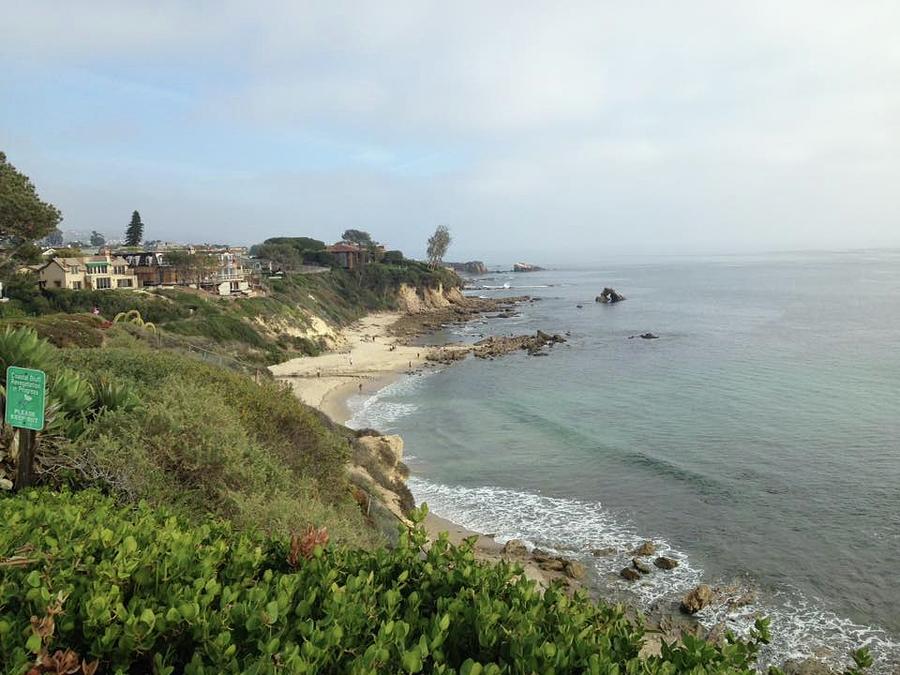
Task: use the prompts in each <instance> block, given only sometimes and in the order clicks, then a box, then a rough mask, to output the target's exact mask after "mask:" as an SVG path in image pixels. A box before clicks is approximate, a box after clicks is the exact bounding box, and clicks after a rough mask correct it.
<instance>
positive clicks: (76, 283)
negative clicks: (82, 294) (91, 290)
mask: <svg viewBox="0 0 900 675" xmlns="http://www.w3.org/2000/svg"><path fill="white" fill-rule="evenodd" d="M72 290H74V291H80V290H81V282H80V281H73V282H72Z"/></svg>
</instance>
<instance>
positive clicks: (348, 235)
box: [341, 230, 378, 248]
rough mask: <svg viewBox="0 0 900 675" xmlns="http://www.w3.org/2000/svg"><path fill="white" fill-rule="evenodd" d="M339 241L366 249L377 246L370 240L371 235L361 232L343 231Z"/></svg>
mask: <svg viewBox="0 0 900 675" xmlns="http://www.w3.org/2000/svg"><path fill="white" fill-rule="evenodd" d="M341 239H342V240H343V241H346V242H347V243H350V244H356V245H357V246H365V247H367V248H371V247H374V246H376V245H377V244H378V242H376V241H375V240H374V239H372V235H371V234H369V233H368V232H364V231H363V230H344V234H342V235H341Z"/></svg>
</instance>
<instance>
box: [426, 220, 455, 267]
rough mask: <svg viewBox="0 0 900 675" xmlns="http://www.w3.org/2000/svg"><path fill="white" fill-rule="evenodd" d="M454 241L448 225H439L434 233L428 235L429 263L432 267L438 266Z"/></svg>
mask: <svg viewBox="0 0 900 675" xmlns="http://www.w3.org/2000/svg"><path fill="white" fill-rule="evenodd" d="M452 241H453V239H451V238H450V230H448V229H447V226H446V225H438V227H437V229H436V230H435V231H434V234H433V235H431V236H430V237H428V251H427V253H428V263H429V264H430V265H431V266H432V267H437V266H438V265H440V264H441V262H442V261H443V260H444V255H446V253H447V249H448V248H450V242H452Z"/></svg>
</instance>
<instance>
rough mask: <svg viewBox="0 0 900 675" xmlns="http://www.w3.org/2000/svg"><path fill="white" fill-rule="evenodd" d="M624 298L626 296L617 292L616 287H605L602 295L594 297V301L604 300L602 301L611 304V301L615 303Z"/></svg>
mask: <svg viewBox="0 0 900 675" xmlns="http://www.w3.org/2000/svg"><path fill="white" fill-rule="evenodd" d="M624 299H625V296H624V295H620V294H619V293H617V292H616V289H614V288H604V289H603V292H602V293H601V294H600V295H598V296H597V297H596V298H595V299H594V301H595V302H602V303H606V304H611V303H614V302H622V300H624Z"/></svg>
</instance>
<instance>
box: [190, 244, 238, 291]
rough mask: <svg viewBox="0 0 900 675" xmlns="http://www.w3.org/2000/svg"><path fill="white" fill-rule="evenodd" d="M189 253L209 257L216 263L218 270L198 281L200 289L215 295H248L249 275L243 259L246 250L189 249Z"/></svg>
mask: <svg viewBox="0 0 900 675" xmlns="http://www.w3.org/2000/svg"><path fill="white" fill-rule="evenodd" d="M188 251H190V252H191V253H202V254H205V255H209V256H211V257H213V258H214V259H216V260H217V261H218V268H217V269H215V270H214V271H212V272H210V273H207V274H206V275H204V276H203V277H202V278H201V279H200V288H202V289H203V290H205V291H209V292H210V293H215V294H217V295H235V294H249V293H250V279H249V277H250V274H249V271H245V270H244V264H243V262H242V261H243V259H244V257H245V256H246V248H236V249H230V248H227V247H219V246H215V247H209V248H196V247H193V246H191V247H189V248H188Z"/></svg>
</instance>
